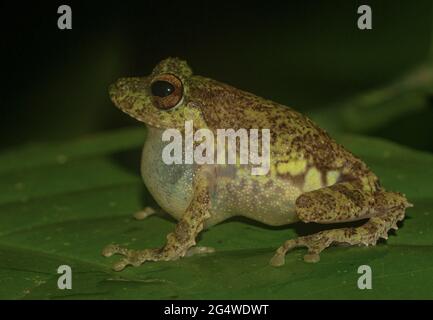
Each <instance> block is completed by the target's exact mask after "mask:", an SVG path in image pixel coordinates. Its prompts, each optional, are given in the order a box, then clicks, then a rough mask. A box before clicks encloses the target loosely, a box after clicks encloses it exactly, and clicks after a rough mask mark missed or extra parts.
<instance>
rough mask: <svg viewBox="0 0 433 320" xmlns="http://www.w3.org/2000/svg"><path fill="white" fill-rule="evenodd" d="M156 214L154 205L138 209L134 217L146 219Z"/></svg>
mask: <svg viewBox="0 0 433 320" xmlns="http://www.w3.org/2000/svg"><path fill="white" fill-rule="evenodd" d="M154 214H156V210H155V209H153V208H152V207H146V208H144V209H143V210H140V211H137V212H136V213H134V215H133V216H134V218H135V219H136V220H144V219H146V218H147V217H150V216H152V215H154Z"/></svg>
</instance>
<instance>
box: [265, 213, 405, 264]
mask: <svg viewBox="0 0 433 320" xmlns="http://www.w3.org/2000/svg"><path fill="white" fill-rule="evenodd" d="M404 211H405V208H404V207H403V208H401V207H400V208H395V209H393V210H390V211H389V212H388V213H387V214H385V215H383V216H379V217H373V218H370V219H369V220H368V221H367V222H366V223H365V224H364V225H362V226H360V227H357V228H341V229H333V230H325V231H321V232H318V233H316V234H313V235H309V236H304V237H299V238H297V239H291V240H288V241H286V242H285V243H284V244H283V245H282V246H281V247H280V248H278V249H277V251H276V253H275V255H274V256H273V258H272V259H271V261H270V264H271V265H272V266H275V267H277V266H282V265H284V262H285V255H286V253H287V252H288V251H290V250H292V249H294V248H296V247H307V248H308V253H307V254H306V255H305V256H304V261H305V262H318V261H319V260H320V256H319V254H320V252H322V251H323V250H324V249H326V248H327V247H329V246H330V245H331V244H334V243H335V244H344V245H365V246H369V245H375V244H376V242H377V241H378V240H379V238H384V239H388V231H389V230H390V229H395V230H397V229H398V227H397V222H398V221H401V220H403V218H404Z"/></svg>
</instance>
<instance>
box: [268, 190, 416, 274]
mask: <svg viewBox="0 0 433 320" xmlns="http://www.w3.org/2000/svg"><path fill="white" fill-rule="evenodd" d="M410 206H411V204H409V203H408V202H407V200H406V198H405V197H404V196H403V195H402V194H400V193H395V192H387V191H384V190H378V191H375V192H370V191H365V190H363V189H362V185H361V184H360V182H359V181H352V182H344V183H338V184H335V185H333V186H330V187H327V188H323V189H319V190H315V191H311V192H308V193H305V194H303V195H301V196H300V197H299V198H298V199H297V200H296V212H297V214H298V216H299V218H300V219H301V221H303V222H317V223H338V222H348V221H355V220H360V219H364V218H370V219H369V220H368V221H367V222H366V223H365V224H364V225H362V226H360V227H357V228H341V229H332V230H325V231H322V232H318V233H316V234H313V235H309V236H304V237H299V238H297V239H291V240H288V241H286V242H285V243H284V244H283V245H282V246H281V247H280V248H278V250H277V252H276V253H275V255H274V257H273V258H272V259H271V261H270V264H271V265H273V266H281V265H283V264H284V260H285V255H286V253H287V252H288V251H289V250H291V249H293V248H296V247H307V248H308V253H307V254H306V255H305V256H304V260H305V261H306V262H317V261H319V260H320V256H319V254H320V252H321V251H323V250H324V249H325V248H327V247H328V246H330V245H331V244H333V243H337V244H349V245H366V246H368V245H375V244H376V242H377V240H378V239H379V238H385V239H386V238H388V235H387V234H388V231H389V230H390V229H391V228H393V229H397V222H398V221H400V220H403V218H404V214H405V209H406V208H407V207H410Z"/></svg>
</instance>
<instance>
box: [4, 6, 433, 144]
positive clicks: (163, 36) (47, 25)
mask: <svg viewBox="0 0 433 320" xmlns="http://www.w3.org/2000/svg"><path fill="white" fill-rule="evenodd" d="M60 4H68V5H70V6H71V7H72V13H73V18H72V25H73V29H72V30H59V29H57V18H58V16H59V15H58V14H57V8H58V6H59V5H60ZM361 4H369V5H370V6H371V7H372V10H373V30H371V31H361V30H358V28H357V25H356V21H357V19H358V14H357V8H358V6H359V5H361ZM0 12H1V22H0V23H1V25H0V30H1V32H2V35H1V60H0V61H1V79H0V88H1V92H0V93H1V100H0V103H1V127H0V137H1V138H0V139H1V140H0V147H1V148H2V149H3V148H9V147H11V146H14V145H17V144H22V143H33V142H38V141H52V140H57V141H59V140H63V139H66V138H73V137H77V136H81V135H83V134H91V133H94V132H98V131H102V130H110V129H113V128H118V127H123V126H128V125H139V124H138V123H136V122H135V121H134V120H132V119H129V118H128V117H127V116H126V115H124V114H123V113H121V112H119V111H118V110H117V109H116V108H115V107H114V106H113V105H112V103H111V102H110V101H109V99H108V94H107V87H108V85H109V84H110V83H111V82H113V81H114V80H115V79H116V78H119V77H122V76H130V75H146V74H148V73H150V72H151V70H152V68H153V66H154V65H155V64H156V63H158V62H159V61H160V60H162V59H164V58H166V57H168V56H179V57H181V58H183V59H186V60H187V61H188V62H189V64H190V65H191V66H192V68H193V70H194V71H195V72H196V73H197V74H201V75H204V76H207V77H211V78H214V79H217V80H219V81H222V82H226V83H228V84H231V85H233V86H235V87H238V88H240V89H244V90H247V91H250V92H253V93H255V94H257V95H259V96H263V97H266V98H270V99H272V100H275V101H277V102H280V103H283V104H285V105H289V106H291V107H293V108H295V109H297V110H300V111H302V112H307V113H309V112H311V111H312V110H317V109H318V108H324V106H329V105H332V104H334V103H338V102H339V101H342V100H344V99H346V98H347V97H350V96H352V95H354V94H355V93H359V92H364V91H367V90H369V89H372V88H376V87H378V86H381V85H383V84H386V83H388V82H389V81H391V80H393V79H395V78H396V77H398V76H399V75H401V74H404V73H405V72H406V71H408V70H410V69H411V68H413V67H415V66H416V65H418V64H419V63H421V62H422V61H424V60H426V58H427V56H428V50H429V46H430V39H431V38H432V37H431V31H432V13H433V5H432V1H424V0H417V1H416V2H415V1H385V0H382V1H347V0H346V1H305V0H304V1H280V2H274V1H260V2H259V1H257V2H251V1H249V2H234V1H227V2H224V1H200V2H198V1H191V2H189V1H173V2H171V1H116V2H100V1H98V2H96V1H95V2H93V1H92V2H90V1H87V2H84V1H83V2H78V1H64V2H62V3H57V2H49V1H44V2H27V3H26V2H20V3H18V4H17V3H12V2H9V3H2V4H1V5H0ZM432 119H433V116H432V110H431V108H430V109H425V110H423V111H421V112H420V111H417V113H416V114H414V115H409V116H408V117H404V118H402V119H400V120H399V121H400V122H399V121H397V122H394V123H392V124H390V125H389V126H388V127H385V128H381V129H380V130H376V131H375V132H371V134H374V135H379V136H383V137H386V138H388V139H391V140H395V141H397V142H400V143H405V144H407V145H410V146H412V147H417V148H420V149H425V150H433V144H432V143H431V140H433V139H431V132H430V131H431V129H430V126H431V123H432ZM402 127H404V131H403V130H401V128H402ZM421 140H425V142H422V143H421V142H420V141H421Z"/></svg>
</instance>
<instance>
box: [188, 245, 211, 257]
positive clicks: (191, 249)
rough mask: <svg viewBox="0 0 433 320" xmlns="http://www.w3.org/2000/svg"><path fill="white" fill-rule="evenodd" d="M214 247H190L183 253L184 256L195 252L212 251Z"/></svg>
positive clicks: (189, 255)
mask: <svg viewBox="0 0 433 320" xmlns="http://www.w3.org/2000/svg"><path fill="white" fill-rule="evenodd" d="M214 252H215V249H214V248H211V247H191V248H189V249H188V251H187V252H186V254H185V257H191V256H195V255H197V254H206V253H214Z"/></svg>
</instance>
